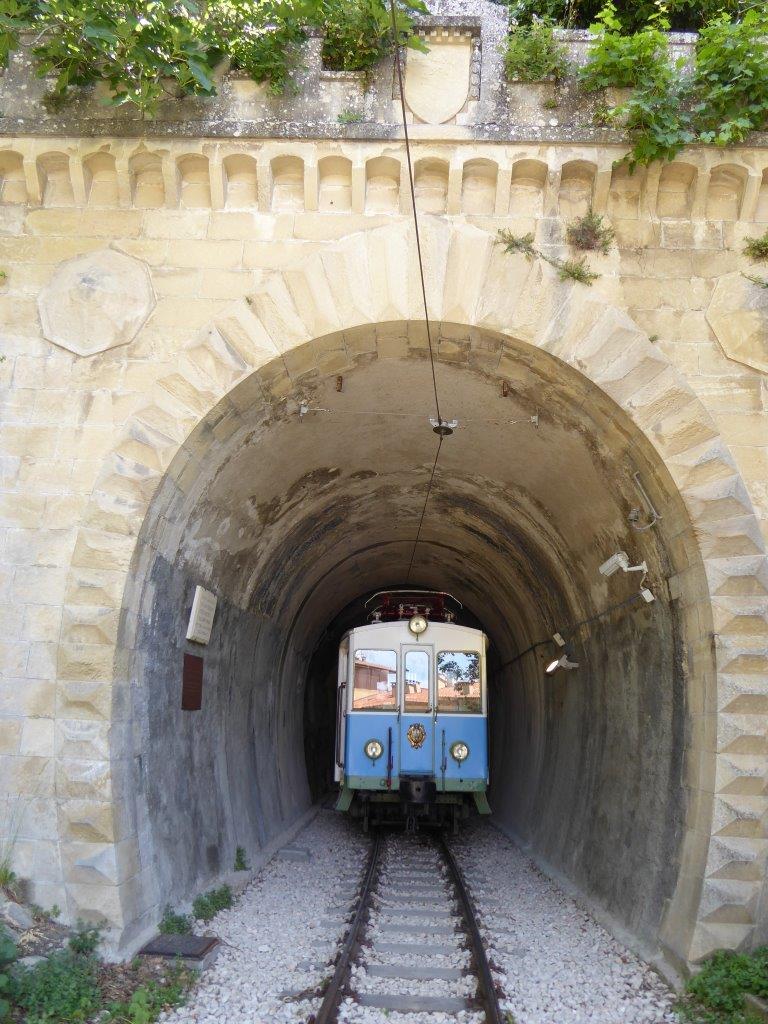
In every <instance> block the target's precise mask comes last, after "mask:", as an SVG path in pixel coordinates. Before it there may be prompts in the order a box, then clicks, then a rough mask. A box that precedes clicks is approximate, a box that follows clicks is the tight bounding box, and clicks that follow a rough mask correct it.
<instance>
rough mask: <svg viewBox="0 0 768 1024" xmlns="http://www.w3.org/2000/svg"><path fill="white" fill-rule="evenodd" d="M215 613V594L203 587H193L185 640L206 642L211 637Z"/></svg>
mask: <svg viewBox="0 0 768 1024" xmlns="http://www.w3.org/2000/svg"><path fill="white" fill-rule="evenodd" d="M215 614H216V595H215V594H212V593H211V592H210V590H205V588H204V587H195V597H194V600H193V601H192V611H191V612H190V616H189V625H188V626H187V640H192V641H193V643H196V644H207V643H208V641H209V640H210V639H211V630H212V629H213V616H214V615H215Z"/></svg>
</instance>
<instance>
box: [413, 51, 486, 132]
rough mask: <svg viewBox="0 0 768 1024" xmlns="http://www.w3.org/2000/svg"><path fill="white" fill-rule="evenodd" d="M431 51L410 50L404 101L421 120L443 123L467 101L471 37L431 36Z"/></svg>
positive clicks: (454, 114) (429, 122) (428, 122)
mask: <svg viewBox="0 0 768 1024" xmlns="http://www.w3.org/2000/svg"><path fill="white" fill-rule="evenodd" d="M428 45H429V52H428V53H420V52H419V51H418V50H410V51H409V53H408V61H407V63H406V66H405V101H406V103H407V104H408V106H409V107H410V109H411V111H412V112H413V113H414V114H415V115H416V117H417V118H418V119H419V120H420V121H424V122H425V123H426V124H444V123H445V122H446V121H450V120H451V118H452V117H455V116H456V115H457V114H458V113H459V111H460V110H461V109H462V107H463V106H464V104H465V103H466V102H467V98H468V96H469V86H470V67H471V64H472V40H471V39H470V38H469V37H468V36H464V35H456V36H446V38H444V39H443V38H442V37H440V36H435V35H431V36H430V38H429V39H428Z"/></svg>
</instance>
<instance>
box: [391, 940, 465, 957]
mask: <svg viewBox="0 0 768 1024" xmlns="http://www.w3.org/2000/svg"><path fill="white" fill-rule="evenodd" d="M460 948H461V947H459V946H451V945H448V944H447V943H442V942H418V943H417V942H377V943H375V944H374V947H373V951H374V953H391V954H393V955H395V956H399V955H400V954H402V955H404V956H454V955H455V954H456V952H457V951H458V950H459V949H460Z"/></svg>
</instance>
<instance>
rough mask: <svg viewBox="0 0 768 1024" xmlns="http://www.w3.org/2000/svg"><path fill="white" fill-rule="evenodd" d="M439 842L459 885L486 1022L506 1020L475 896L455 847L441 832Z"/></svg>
mask: <svg viewBox="0 0 768 1024" xmlns="http://www.w3.org/2000/svg"><path fill="white" fill-rule="evenodd" d="M439 842H440V846H441V849H442V853H443V856H444V857H445V861H446V863H447V865H448V868H449V870H450V873H451V880H452V881H453V884H454V885H455V886H456V892H457V893H458V894H459V902H460V903H461V909H462V916H463V917H464V924H465V926H466V929H467V935H468V937H469V941H470V945H471V950H472V958H473V960H474V964H475V972H476V974H477V978H478V981H479V982H480V1000H481V1002H482V1004H483V1010H484V1011H485V1019H486V1021H487V1024H505V1020H506V1019H507V1018H505V1017H504V1014H503V1013H502V1011H501V1007H500V1006H499V999H498V996H497V994H496V985H495V982H494V980H493V975H492V974H491V967H490V964H489V963H488V958H487V957H486V955H485V946H484V945H483V937H482V935H481V934H480V929H479V928H478V926H477V920H476V918H475V908H474V907H473V905H472V899H471V897H470V895H469V892H468V891H467V887H466V885H465V884H464V876H463V875H462V873H461V868H460V867H459V865H458V864H457V862H456V858H455V857H454V855H453V851H452V850H451V848H450V846H449V845H448V843H447V842H446V840H445V837H444V836H443V835H441V836H440V839H439Z"/></svg>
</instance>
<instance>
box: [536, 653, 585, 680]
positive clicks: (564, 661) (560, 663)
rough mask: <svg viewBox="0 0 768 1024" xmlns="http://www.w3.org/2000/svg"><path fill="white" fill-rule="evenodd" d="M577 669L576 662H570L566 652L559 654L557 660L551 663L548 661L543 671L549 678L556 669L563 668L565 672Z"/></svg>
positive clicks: (577, 664)
mask: <svg viewBox="0 0 768 1024" xmlns="http://www.w3.org/2000/svg"><path fill="white" fill-rule="evenodd" d="M578 667H579V663H578V661H571V659H570V658H569V657H568V652H567V651H566V652H565V654H561V655H560V657H559V658H555V659H554V660H553V661H550V663H549V664H548V665H547V667H546V668H545V669H544V671H545V672H546V673H547V675H548V676H551V675H554V674H555V672H557V670H558V669H561V668H563V669H565V670H566V671H567V672H570V671H571V670H572V669H574V668H578Z"/></svg>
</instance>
